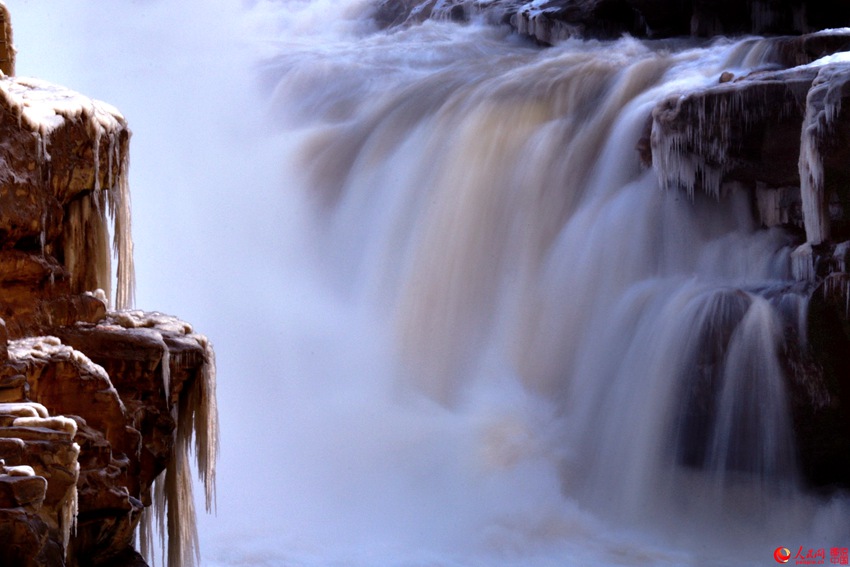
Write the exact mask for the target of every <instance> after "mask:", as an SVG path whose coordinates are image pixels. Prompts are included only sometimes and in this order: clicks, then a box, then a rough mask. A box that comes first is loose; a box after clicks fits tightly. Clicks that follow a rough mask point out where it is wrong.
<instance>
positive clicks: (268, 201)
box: [8, 0, 850, 567]
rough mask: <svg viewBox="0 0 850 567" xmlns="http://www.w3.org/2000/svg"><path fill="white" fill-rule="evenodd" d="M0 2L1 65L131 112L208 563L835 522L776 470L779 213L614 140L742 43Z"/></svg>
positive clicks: (357, 562)
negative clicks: (201, 454) (0, 28)
mask: <svg viewBox="0 0 850 567" xmlns="http://www.w3.org/2000/svg"><path fill="white" fill-rule="evenodd" d="M8 4H9V8H10V10H11V12H12V17H13V20H14V22H15V24H16V28H15V29H16V43H17V45H18V47H19V50H20V55H19V62H18V72H19V73H20V74H27V75H29V74H31V75H36V76H40V77H42V78H44V79H48V80H51V81H55V82H59V83H63V84H66V85H68V86H70V87H72V88H74V89H76V90H79V91H81V92H83V93H86V94H89V95H91V96H94V97H96V98H101V99H104V100H107V101H109V102H110V103H112V104H115V105H116V106H117V107H118V108H120V109H121V111H122V112H123V113H124V114H125V116H126V117H127V119H128V120H129V122H130V125H131V127H132V128H133V130H134V137H133V140H132V166H131V191H132V195H133V212H134V228H135V235H134V238H135V241H136V270H137V274H138V276H137V277H138V290H137V305H138V306H139V307H141V308H144V309H158V310H163V311H168V312H172V313H174V314H175V315H178V316H180V317H183V318H185V319H187V320H189V321H191V322H192V323H193V324H195V325H196V327H197V328H198V330H199V331H202V332H204V333H205V334H207V335H209V336H210V338H211V339H212V340H213V342H214V343H215V346H216V351H217V358H218V366H219V369H218V374H219V408H220V412H221V428H222V453H221V460H220V462H219V474H218V479H219V486H218V513H217V516H215V517H202V518H200V519H199V520H200V529H201V546H202V552H203V560H204V564H205V565H221V566H225V565H270V566H277V565H286V566H290V565H291V566H295V565H298V566H300V565H305V566H315V567H318V566H331V565H334V566H336V565H340V566H342V565H346V566H347V565H354V566H386V565H390V566H394V565H397V566H402V565H403V566H423V567H424V566H446V567H448V566H491V565H492V566H502V565H505V566H507V565H522V566H535V565H540V566H549V565H553V566H554V565H559V566H560V565H588V564H595V565H769V564H772V563H774V560H773V556H772V555H773V551H774V550H775V549H776V548H777V547H787V548H790V549H792V550H794V551H795V552H796V550H797V548H798V547H799V546H803V547H805V548H806V549H810V548H814V549H817V548H827V549H828V548H831V547H846V546H847V545H848V543H850V528H848V524H847V521H846V517H847V513H848V512H850V506H848V503H847V500H846V499H843V498H840V497H836V498H833V499H832V500H821V499H816V498H815V497H813V496H808V495H806V494H805V493H804V492H802V491H801V490H800V489H799V478H798V473H797V464H796V462H795V456H794V454H795V446H794V439H793V436H792V434H791V423H790V416H789V412H788V399H787V392H786V391H785V386H784V383H785V381H784V377H783V370H782V367H781V364H780V362H779V359H778V357H779V352H780V350H781V348H782V341H783V325H785V324H792V325H793V321H795V320H796V318H797V317H799V313H800V311H801V310H802V309H804V302H802V301H800V299H799V298H798V297H797V296H795V295H794V294H785V295H783V293H781V290H784V289H786V288H788V287H789V283H790V281H791V280H792V278H791V273H790V258H789V256H790V248H789V246H790V244H791V241H790V239H789V238H788V236H787V235H785V234H784V233H782V232H781V231H778V230H771V231H766V230H758V229H757V227H756V226H755V224H754V222H753V220H752V218H753V215H752V214H751V211H750V209H749V207H750V203H749V202H748V200H747V199H746V198H744V197H743V196H742V195H734V194H731V195H725V196H724V197H723V199H722V200H720V201H717V200H715V199H712V198H708V197H706V196H703V195H700V194H697V195H696V196H695V197H694V198H693V200H692V199H691V198H690V197H688V196H687V195H686V194H685V193H682V192H678V191H676V190H675V189H672V188H671V189H668V190H666V191H665V190H662V189H661V187H660V184H659V181H658V178H659V176H658V175H657V174H656V172H654V171H652V170H646V169H644V168H642V166H641V165H640V163H639V160H638V153H637V151H636V150H635V147H636V145H637V143H638V140H639V138H640V136H641V135H642V132H643V128H644V125H645V121H646V118H647V116H648V114H649V112H650V111H651V109H652V107H653V105H654V104H655V102H657V101H658V100H659V99H660V98H661V97H663V96H665V95H666V94H671V93H676V92H680V91H681V90H683V89H685V88H692V87H695V86H699V85H702V84H710V83H715V82H717V81H718V78H719V75H720V73H722V72H723V71H726V70H733V71H736V70H739V69H741V68H743V67H745V66H747V65H751V64H753V62H754V60H756V59H757V57H756V56H755V55H754V53H755V52H756V51H757V46H755V45H754V43H753V42H749V43H741V44H735V43H732V42H719V43H717V44H715V45H714V46H711V47H703V48H684V47H682V48H677V49H672V48H671V46H670V45H666V46H660V45H652V44H643V43H641V42H638V41H635V40H630V39H623V40H620V41H617V42H614V43H607V44H603V43H597V42H588V43H581V42H568V43H565V44H563V45H560V46H557V47H555V48H552V49H547V50H541V49H539V48H537V47H533V46H531V45H528V44H526V43H524V42H522V41H520V40H518V39H516V38H515V37H512V36H510V35H509V34H508V33H507V32H506V31H505V30H499V29H495V28H488V27H484V26H479V25H468V26H458V25H455V24H450V23H437V22H428V23H426V24H424V25H422V26H417V27H413V28H410V29H405V30H397V31H394V32H391V33H386V32H378V31H376V30H375V29H373V28H372V25H371V23H370V21H369V20H368V18H367V17H366V15H367V9H368V4H366V3H364V2H352V1H350V0H349V1H347V2H346V1H342V0H315V1H311V2H297V1H294V0H290V1H273V0H265V1H257V2H249V3H240V2H237V1H235V0H234V1H226V0H219V1H216V2H204V3H202V2H199V1H191V2H180V3H173V2H172V3H167V2H164V1H163V0H151V1H148V2H111V3H109V5H108V6H106V5H104V4H103V3H98V2H94V1H92V0H73V1H67V2H66V1H63V2H62V3H61V4H60V3H59V2H58V1H57V2H44V3H35V2H27V1H23V0H21V1H14V0H9V2H8ZM751 47H754V48H755V49H754V50H751V49H750V48H751ZM662 178H663V176H662ZM780 298H781V299H780ZM789 322H791V323H789ZM198 508H199V509H202V508H203V507H202V506H198Z"/></svg>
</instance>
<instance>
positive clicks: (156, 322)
mask: <svg viewBox="0 0 850 567" xmlns="http://www.w3.org/2000/svg"><path fill="white" fill-rule="evenodd" d="M106 322H107V323H108V324H113V325H118V326H121V327H124V328H126V329H153V330H155V331H159V332H161V333H168V334H170V335H172V336H174V335H176V336H178V337H182V338H184V339H186V340H191V341H194V342H195V343H196V344H197V345H198V346H200V347H201V349H202V350H203V352H204V364H203V366H202V368H201V370H200V372H199V373H198V375H197V376H196V377H195V380H194V381H193V382H192V384H191V386H190V387H189V388H188V389H186V390H184V391H183V392H182V393H181V395H180V399H179V401H178V403H177V404H175V405H174V406H172V408H171V411H172V416H173V417H174V420H175V422H176V424H177V427H176V430H175V432H174V436H175V437H174V451H173V452H172V457H171V462H169V464H168V466H167V468H166V470H165V472H163V473H162V475H160V477H159V478H158V479H157V480H156V483H155V485H154V491H153V511H152V512H151V510H150V509H145V511H144V515H143V518H142V521H141V523H140V525H139V548H140V551H141V552H142V554H143V555H144V556H145V557H146V558H149V559H152V558H153V539H152V534H153V523H154V518H155V519H156V524H157V526H158V532H159V536H160V544H161V547H162V552H163V555H164V556H165V557H163V562H164V563H165V564H167V565H170V566H180V565H182V566H190V565H194V564H195V563H196V561H198V560H199V559H200V548H199V545H198V530H197V526H196V523H195V505H194V499H193V496H192V475H191V466H190V463H189V452H190V446H191V443H192V438H193V437H194V440H195V443H194V453H195V458H196V463H197V467H198V476H199V477H200V479H201V481H202V482H203V484H204V490H205V503H206V509H207V511H208V512H209V511H212V509H213V508H214V504H215V464H216V458H217V454H218V444H219V435H218V409H217V407H216V395H215V394H216V372H215V354H214V352H213V348H212V344H211V343H210V341H209V340H208V339H207V338H206V337H205V336H203V335H200V334H197V333H194V331H193V329H192V326H191V325H189V324H188V323H185V322H184V321H181V320H179V319H177V318H176V317H172V316H169V315H163V314H161V313H147V312H142V311H136V310H125V311H118V312H114V313H110V314H109V316H108V317H107V320H106ZM166 344H167V343H166ZM183 356H184V355H183V353H181V352H173V353H172V352H169V349H168V347H167V346H166V347H165V351H164V355H163V361H162V366H163V383H164V384H166V385H167V383H168V378H167V376H168V375H169V374H170V373H169V370H168V369H167V367H170V366H172V365H173V366H174V367H177V368H179V367H181V366H183V365H184V362H183V360H182V357H183ZM167 391H168V390H167ZM166 557H167V558H166Z"/></svg>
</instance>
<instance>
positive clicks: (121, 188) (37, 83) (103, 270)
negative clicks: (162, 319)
mask: <svg viewBox="0 0 850 567" xmlns="http://www.w3.org/2000/svg"><path fill="white" fill-rule="evenodd" d="M0 96H2V97H3V98H4V100H5V104H6V106H7V107H8V108H10V109H12V111H13V112H15V113H16V115H17V118H18V121H19V123H21V124H22V125H26V127H27V128H28V129H30V130H31V131H32V132H34V134H35V136H36V137H37V141H38V142H37V146H38V148H39V155H38V167H39V168H49V167H50V161H51V156H50V154H49V150H48V147H49V141H50V137H51V135H52V134H53V132H55V131H56V129H57V128H59V127H61V126H62V125H64V124H65V122H66V121H83V123H84V124H85V127H86V129H87V131H88V134H89V136H90V138H91V139H93V140H94V151H93V152H92V153H93V159H94V185H93V187H92V188H91V192H90V193H87V194H85V195H83V196H81V197H80V198H79V199H75V200H74V201H72V202H71V203H70V204H69V205H68V209H67V215H68V217H69V218H68V221H67V222H65V223H64V226H65V238H64V242H65V247H64V253H65V259H66V264H67V267H68V270H69V272H70V273H71V280H72V286H73V287H75V288H81V287H86V286H88V287H86V289H94V288H102V289H105V290H111V289H112V286H111V277H110V272H111V258H112V252H110V249H109V234H108V230H109V229H108V223H107V217H110V218H111V220H112V230H113V242H112V247H113V251H114V254H115V256H116V258H117V263H118V266H117V282H116V286H115V294H114V302H113V304H114V306H115V307H116V308H117V309H125V308H128V307H131V306H132V303H133V296H134V286H135V283H134V281H135V273H134V267H133V240H132V233H131V229H132V227H131V224H132V223H131V216H130V192H129V184H128V173H129V152H128V151H127V150H126V147H125V148H123V151H122V145H121V143H120V139H121V135H122V134H123V133H125V132H128V130H127V127H126V121H125V120H124V117H123V116H122V115H121V113H120V112H119V111H118V110H117V109H115V108H114V107H113V106H111V105H109V104H107V103H104V102H101V101H95V100H92V99H90V98H88V97H85V96H82V95H80V94H78V93H76V92H74V91H72V90H69V89H66V88H64V87H59V86H56V85H53V84H51V83H48V82H46V81H42V80H38V79H31V78H22V77H11V78H8V77H7V78H3V79H0ZM104 146H105V148H104ZM102 148H103V149H102ZM104 154H105V156H106V163H101V160H102V159H103V155H104ZM102 167H106V168H107V175H106V180H107V187H101V182H100V179H101V176H102V175H101V168H102ZM90 266H94V274H93V275H94V281H93V282H90V281H87V279H88V278H87V274H88V273H89V272H88V270H89V269H90Z"/></svg>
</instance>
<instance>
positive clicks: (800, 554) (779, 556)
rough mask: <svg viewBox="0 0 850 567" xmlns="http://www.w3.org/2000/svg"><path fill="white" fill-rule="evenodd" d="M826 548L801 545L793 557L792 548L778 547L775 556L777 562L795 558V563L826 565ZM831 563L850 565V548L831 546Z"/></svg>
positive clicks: (787, 561) (789, 560)
mask: <svg viewBox="0 0 850 567" xmlns="http://www.w3.org/2000/svg"><path fill="white" fill-rule="evenodd" d="M826 552H827V549H826V548H821V549H804V548H803V546H802V545H801V546H800V549H798V550H797V553H796V554H795V555H794V556H793V557H792V556H791V550H790V549H788V548H787V547H777V548H776V551H774V552H773V558H774V559H775V560H776V562H777V563H789V562H791V560H792V559H793V560H794V561H793V564H794V565H826ZM829 564H830V565H850V549H848V548H846V547H830V548H829Z"/></svg>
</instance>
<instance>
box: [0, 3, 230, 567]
mask: <svg viewBox="0 0 850 567" xmlns="http://www.w3.org/2000/svg"><path fill="white" fill-rule="evenodd" d="M0 20H2V21H0V23H2V26H0V28H2V29H3V30H4V33H3V34H0V36H2V37H0V69H2V70H3V71H4V73H5V74H6V76H3V77H0V564H2V565H9V566H17V565H21V566H29V565H33V566H36V565H38V566H43V565H49V566H61V565H67V566H76V565H131V564H132V565H144V564H145V563H144V561H143V560H142V558H141V556H140V554H139V552H138V551H137V550H136V542H137V539H138V540H139V544H140V550H139V551H142V552H146V551H147V552H150V550H151V545H150V544H151V542H152V533H151V532H152V529H151V527H152V525H153V519H157V520H158V522H157V523H158V525H160V526H162V527H163V530H162V532H163V533H161V536H162V537H163V546H164V547H165V548H167V551H168V558H169V564H170V565H191V564H193V562H194V560H195V559H196V557H197V552H198V550H197V533H196V531H195V528H194V513H195V511H194V503H193V499H192V479H191V474H190V473H191V470H190V466H189V461H188V454H189V453H190V451H194V453H195V456H196V457H197V461H198V473H199V474H200V476H201V479H202V480H203V481H204V483H205V485H206V490H207V494H206V496H207V502H208V508H209V506H211V505H212V502H213V500H214V493H213V486H214V476H215V459H216V447H217V443H218V431H217V427H218V426H217V419H216V409H215V360H214V355H213V351H212V348H211V346H210V343H209V341H208V340H207V339H206V338H205V337H204V336H202V335H199V334H196V333H194V331H193V330H192V327H191V326H190V325H188V324H187V323H184V322H182V321H179V320H178V319H176V318H173V317H169V316H165V315H161V314H158V313H145V312H142V311H132V310H130V309H129V308H130V307H131V304H132V301H133V280H134V275H133V258H132V252H133V250H132V249H133V244H132V239H131V230H130V228H131V227H130V195H129V188H128V184H127V167H128V165H127V164H128V158H129V140H130V130H129V128H128V127H127V123H126V121H125V120H124V118H123V116H122V115H121V114H120V113H119V112H118V111H117V110H116V109H115V108H113V107H111V106H110V105H108V104H106V103H102V102H99V101H94V100H91V99H89V98H87V97H84V96H82V95H79V94H77V93H75V92H72V91H70V90H68V89H64V88H62V87H58V86H56V85H52V84H49V83H46V82H44V81H40V80H35V79H24V78H20V77H14V76H8V75H10V74H11V73H12V72H13V70H14V59H13V55H14V49H13V48H11V26H10V23H9V16H8V12H7V11H6V9H5V7H3V6H2V4H0ZM110 233H111V234H112V236H111V237H110ZM113 260H114V261H115V262H113ZM113 263H115V270H114V271H115V273H116V278H115V280H116V284H115V285H114V286H113V285H112V282H113V275H112V274H113ZM193 438H194V440H195V446H194V448H192V447H190V443H191V441H192V439H193ZM137 534H138V537H137ZM166 540H167V543H166Z"/></svg>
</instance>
